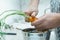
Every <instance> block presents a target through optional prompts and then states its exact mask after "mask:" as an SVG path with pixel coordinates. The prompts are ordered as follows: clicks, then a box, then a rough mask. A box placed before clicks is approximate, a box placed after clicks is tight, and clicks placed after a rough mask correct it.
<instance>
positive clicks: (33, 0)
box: [29, 0, 39, 9]
mask: <svg viewBox="0 0 60 40" xmlns="http://www.w3.org/2000/svg"><path fill="white" fill-rule="evenodd" d="M38 5H39V0H31V1H30V4H29V8H31V9H37V8H38Z"/></svg>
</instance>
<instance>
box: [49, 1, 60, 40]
mask: <svg viewBox="0 0 60 40" xmlns="http://www.w3.org/2000/svg"><path fill="white" fill-rule="evenodd" d="M50 5H51V12H52V13H60V0H51V1H50ZM56 36H57V38H56V40H60V27H58V28H56Z"/></svg>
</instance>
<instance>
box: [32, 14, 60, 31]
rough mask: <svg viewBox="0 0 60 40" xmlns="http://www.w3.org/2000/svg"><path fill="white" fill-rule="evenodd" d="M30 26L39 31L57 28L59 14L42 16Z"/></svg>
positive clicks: (59, 23)
mask: <svg viewBox="0 0 60 40" xmlns="http://www.w3.org/2000/svg"><path fill="white" fill-rule="evenodd" d="M32 25H33V26H35V27H36V29H37V30H40V31H43V30H46V29H51V28H55V27H58V26H60V14H59V13H58V14H57V13H52V14H45V15H44V16H42V17H40V18H39V19H38V20H36V21H35V22H33V23H32Z"/></svg>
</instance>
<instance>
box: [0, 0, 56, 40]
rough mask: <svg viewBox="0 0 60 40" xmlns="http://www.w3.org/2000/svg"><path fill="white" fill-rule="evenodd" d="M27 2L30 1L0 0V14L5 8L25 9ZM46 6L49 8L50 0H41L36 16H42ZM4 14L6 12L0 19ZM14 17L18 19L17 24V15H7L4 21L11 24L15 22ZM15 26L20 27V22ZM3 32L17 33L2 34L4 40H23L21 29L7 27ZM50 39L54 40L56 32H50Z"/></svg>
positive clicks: (18, 17)
mask: <svg viewBox="0 0 60 40" xmlns="http://www.w3.org/2000/svg"><path fill="white" fill-rule="evenodd" d="M29 2H30V0H0V14H1V13H2V12H4V11H6V10H21V11H25V10H26V8H27V7H28V4H29ZM46 8H50V0H41V1H40V4H39V7H38V9H39V13H38V15H37V17H40V16H42V15H43V14H44V10H45V9H46ZM6 14H8V13H5V14H4V15H2V16H0V19H1V18H3V17H4V16H5V15H6ZM15 19H16V20H18V24H19V19H20V16H19V15H14V16H9V17H7V19H6V20H5V22H6V23H7V24H9V25H11V24H14V23H16V20H15ZM15 25H16V24H15ZM26 25H27V24H26ZM28 26H29V25H28ZM17 27H20V24H19V26H17ZM24 27H26V26H24ZM5 32H9V33H17V35H5V36H4V38H5V40H24V38H23V33H22V31H21V30H15V29H14V30H9V29H7V30H6V31H5ZM50 40H56V34H55V32H54V31H52V32H51V36H50Z"/></svg>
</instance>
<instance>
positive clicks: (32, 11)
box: [25, 9, 38, 17]
mask: <svg viewBox="0 0 60 40" xmlns="http://www.w3.org/2000/svg"><path fill="white" fill-rule="evenodd" d="M25 13H26V14H27V15H28V16H32V17H35V16H36V15H37V14H38V10H37V9H36V10H34V9H27V10H26V11H25Z"/></svg>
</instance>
